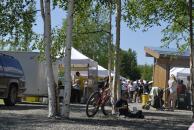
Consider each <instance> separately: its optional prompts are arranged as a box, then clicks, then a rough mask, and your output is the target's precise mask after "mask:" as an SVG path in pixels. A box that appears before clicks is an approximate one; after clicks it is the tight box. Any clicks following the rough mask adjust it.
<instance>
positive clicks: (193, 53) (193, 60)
mask: <svg viewBox="0 0 194 130" xmlns="http://www.w3.org/2000/svg"><path fill="white" fill-rule="evenodd" d="M192 1H193V0H189V32H190V38H189V43H190V87H191V92H192V112H193V116H192V118H194V75H193V74H194V45H193V16H192V5H193V2H192Z"/></svg>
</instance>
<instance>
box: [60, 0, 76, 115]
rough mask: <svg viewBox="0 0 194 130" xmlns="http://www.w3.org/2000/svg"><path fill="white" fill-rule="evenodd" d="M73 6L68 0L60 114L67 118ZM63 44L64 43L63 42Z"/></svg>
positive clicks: (72, 1) (68, 111)
mask: <svg viewBox="0 0 194 130" xmlns="http://www.w3.org/2000/svg"><path fill="white" fill-rule="evenodd" d="M73 6H74V0H68V14H67V37H66V47H65V63H64V67H65V74H64V77H65V82H64V85H65V87H64V95H63V106H62V113H61V114H62V116H64V117H65V118H69V115H70V97H71V45H72V29H73ZM64 44H65V43H64Z"/></svg>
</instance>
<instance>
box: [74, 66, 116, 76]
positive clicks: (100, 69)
mask: <svg viewBox="0 0 194 130" xmlns="http://www.w3.org/2000/svg"><path fill="white" fill-rule="evenodd" d="M75 73H76V71H72V74H75ZM80 74H81V75H82V76H88V72H87V71H81V72H80ZM113 75H114V74H113V73H111V76H113ZM107 76H108V70H107V69H105V68H104V67H102V66H100V65H98V77H107Z"/></svg>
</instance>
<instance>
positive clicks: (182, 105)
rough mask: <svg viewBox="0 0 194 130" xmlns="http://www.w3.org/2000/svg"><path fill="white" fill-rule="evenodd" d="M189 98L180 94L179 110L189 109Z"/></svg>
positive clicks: (178, 98) (178, 99)
mask: <svg viewBox="0 0 194 130" xmlns="http://www.w3.org/2000/svg"><path fill="white" fill-rule="evenodd" d="M187 104H188V103H187V96H186V95H185V94H179V95H178V97H177V106H178V109H184V110H185V109H187V106H188V105H187Z"/></svg>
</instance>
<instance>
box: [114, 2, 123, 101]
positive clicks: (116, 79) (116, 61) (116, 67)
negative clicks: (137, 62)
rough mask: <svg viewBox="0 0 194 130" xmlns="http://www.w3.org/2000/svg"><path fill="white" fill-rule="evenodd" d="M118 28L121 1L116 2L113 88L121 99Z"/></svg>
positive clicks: (119, 24)
mask: <svg viewBox="0 0 194 130" xmlns="http://www.w3.org/2000/svg"><path fill="white" fill-rule="evenodd" d="M120 26H121V0H117V1H116V48H115V59H114V72H115V75H114V79H113V85H114V88H117V99H119V98H121V87H120V74H119V64H120V63H119V62H120V60H119V54H120Z"/></svg>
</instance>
